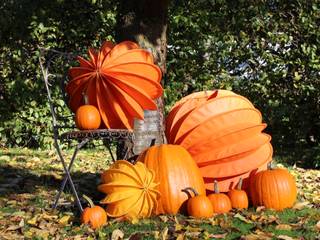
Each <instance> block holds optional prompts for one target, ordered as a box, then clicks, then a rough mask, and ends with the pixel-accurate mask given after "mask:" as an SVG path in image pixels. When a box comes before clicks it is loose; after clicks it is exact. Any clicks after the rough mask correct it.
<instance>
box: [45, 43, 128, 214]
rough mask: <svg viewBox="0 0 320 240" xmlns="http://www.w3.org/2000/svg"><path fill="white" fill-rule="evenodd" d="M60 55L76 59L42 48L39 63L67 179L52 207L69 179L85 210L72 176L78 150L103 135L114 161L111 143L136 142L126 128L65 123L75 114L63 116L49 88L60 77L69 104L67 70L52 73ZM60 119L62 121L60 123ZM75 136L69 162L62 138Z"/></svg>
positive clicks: (72, 58) (78, 200)
mask: <svg viewBox="0 0 320 240" xmlns="http://www.w3.org/2000/svg"><path fill="white" fill-rule="evenodd" d="M57 57H62V59H64V60H65V61H72V60H75V57H76V55H75V54H70V53H63V52H59V51H56V50H52V49H51V50H48V49H42V48H40V56H39V64H40V68H41V74H42V78H43V81H44V83H45V88H46V92H47V98H48V102H49V105H50V112H51V115H52V130H53V139H54V147H55V149H56V152H57V155H58V158H59V160H60V162H61V163H62V166H63V170H64V173H65V176H64V179H63V181H62V183H61V186H60V189H59V192H58V193H57V195H56V198H55V201H54V203H53V206H52V207H53V209H56V208H57V206H58V202H59V199H60V197H61V194H62V192H63V190H64V189H65V186H66V184H67V182H68V183H69V185H70V187H71V190H72V194H73V196H74V198H75V203H76V205H77V207H78V208H79V211H80V212H82V211H83V208H82V205H81V201H80V198H79V195H78V193H77V190H76V187H75V185H74V182H73V180H72V177H71V168H72V165H73V163H74V161H75V159H76V156H77V153H78V152H79V150H80V149H81V148H82V147H83V146H85V145H86V144H87V143H88V142H90V141H91V140H97V139H102V140H104V141H105V142H106V146H107V148H108V151H109V153H110V155H111V158H112V160H113V161H115V157H114V155H113V153H112V150H111V146H110V144H111V143H112V142H119V141H127V140H129V141H130V142H131V143H132V146H133V140H134V134H133V132H132V131H128V130H125V129H97V130H76V129H75V126H68V125H67V124H66V120H68V119H70V117H73V114H71V115H70V116H61V115H59V114H58V111H57V110H56V106H55V104H54V101H53V99H52V94H51V89H50V87H51V86H52V83H51V82H50V80H51V79H52V78H53V79H55V78H58V80H59V88H60V90H61V94H62V97H63V100H64V102H65V104H66V106H68V104H67V103H68V96H67V95H66V93H65V91H64V89H65V82H66V80H67V72H66V71H65V72H64V73H63V74H62V75H61V74H60V77H58V75H55V74H53V73H49V69H50V66H51V63H52V62H53V61H54V60H55V59H56V58H57ZM59 78H60V79H59ZM70 112H71V111H70ZM61 121H63V124H62V125H60V124H59V123H60V122H61ZM66 129H73V130H71V131H70V130H68V131H66ZM72 140H77V141H78V144H77V145H76V147H75V150H74V152H73V155H72V157H71V159H70V163H69V165H67V163H66V161H65V158H64V157H63V154H62V148H61V146H60V144H62V143H63V142H66V141H72ZM129 151H130V148H128V149H127V152H126V155H125V158H124V159H126V158H127V155H128V153H129Z"/></svg>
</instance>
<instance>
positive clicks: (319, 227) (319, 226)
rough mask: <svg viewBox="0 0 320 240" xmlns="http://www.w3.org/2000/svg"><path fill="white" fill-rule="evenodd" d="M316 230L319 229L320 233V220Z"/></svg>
mask: <svg viewBox="0 0 320 240" xmlns="http://www.w3.org/2000/svg"><path fill="white" fill-rule="evenodd" d="M316 228H317V230H318V231H320V220H319V221H318V222H317V224H316Z"/></svg>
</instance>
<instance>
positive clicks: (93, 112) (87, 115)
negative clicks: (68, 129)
mask: <svg viewBox="0 0 320 240" xmlns="http://www.w3.org/2000/svg"><path fill="white" fill-rule="evenodd" d="M84 99H85V105H82V106H81V107H79V108H78V110H77V112H76V119H75V120H76V126H77V128H79V129H81V130H93V129H98V128H99V127H100V123H101V117H100V113H99V111H98V109H97V108H96V107H95V106H93V105H89V104H88V102H87V100H86V99H87V98H86V97H84Z"/></svg>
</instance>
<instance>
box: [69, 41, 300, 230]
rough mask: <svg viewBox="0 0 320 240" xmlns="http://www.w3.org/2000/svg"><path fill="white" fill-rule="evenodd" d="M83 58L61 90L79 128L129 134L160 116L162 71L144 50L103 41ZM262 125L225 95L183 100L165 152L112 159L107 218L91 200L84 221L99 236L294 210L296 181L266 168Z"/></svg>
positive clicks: (170, 123) (105, 186)
mask: <svg viewBox="0 0 320 240" xmlns="http://www.w3.org/2000/svg"><path fill="white" fill-rule="evenodd" d="M89 57H90V59H89V60H86V59H84V58H82V57H78V61H79V63H80V66H79V67H73V68H71V69H70V70H69V77H70V82H69V83H68V84H67V86H66V91H67V93H68V94H69V97H70V99H69V106H70V108H71V109H72V110H73V111H74V112H76V124H77V126H78V128H79V129H96V128H99V127H106V128H120V129H132V127H133V121H134V119H135V118H137V119H143V117H144V115H143V112H144V110H156V108H157V107H156V104H155V102H154V100H155V99H156V98H158V97H160V96H161V94H162V92H163V90H162V87H161V85H160V80H161V71H160V69H159V67H158V66H156V65H155V64H154V63H153V59H152V56H151V54H150V53H149V52H148V51H146V50H143V49H140V48H139V46H138V45H137V44H136V43H133V42H130V41H125V42H122V43H119V44H117V45H115V44H113V43H111V42H105V43H104V44H103V45H102V47H101V49H100V50H98V51H97V50H94V49H89ZM83 101H84V102H83ZM83 104H84V105H83ZM100 118H101V119H100ZM100 122H102V126H100V125H101V124H100ZM266 126H267V125H266V124H265V123H262V116H261V113H260V112H259V111H258V110H257V109H256V108H255V107H254V106H253V104H252V103H251V102H250V101H249V100H248V99H246V98H245V97H243V96H240V95H238V94H235V93H233V92H231V91H227V90H214V91H202V92H196V93H193V94H190V95H188V96H186V97H184V98H182V99H181V100H180V101H178V102H177V103H176V104H175V105H174V106H173V108H172V109H171V111H170V112H169V114H168V116H167V118H166V136H167V139H168V142H169V144H162V145H160V146H152V147H149V148H147V149H146V150H145V151H143V152H142V153H141V154H140V155H139V156H138V158H137V162H136V163H135V164H131V163H129V162H128V161H125V160H118V161H116V162H115V163H114V164H113V165H111V166H110V168H109V169H108V170H106V171H104V172H103V173H102V175H101V182H102V183H101V184H100V185H99V186H98V190H99V191H101V192H103V193H105V194H106V197H105V198H104V199H103V200H102V201H101V202H100V203H101V204H104V205H106V211H104V210H103V209H102V208H101V207H98V206H94V205H93V203H92V201H90V199H88V201H89V202H91V203H90V205H91V208H87V209H85V211H84V212H83V215H82V222H83V223H88V224H90V225H91V226H92V227H93V228H98V227H100V226H102V225H103V224H104V223H105V222H106V220H107V216H109V217H114V218H121V219H131V220H132V219H137V218H146V217H150V216H151V215H152V214H156V215H158V214H177V213H178V212H180V213H185V212H187V213H188V214H189V215H190V216H193V217H196V218H207V217H211V216H213V214H214V213H218V214H219V213H227V212H229V211H230V210H231V209H232V208H236V209H245V208H248V204H249V199H250V200H251V202H252V204H253V205H254V206H260V205H263V206H266V207H267V208H273V209H276V210H282V209H284V208H287V207H291V206H292V205H293V204H294V201H295V199H296V195H297V189H296V185H295V181H294V178H293V177H292V176H291V175H290V174H289V173H288V171H286V170H284V169H267V166H268V164H269V163H270V162H271V160H272V152H273V150H272V146H271V144H270V140H271V137H270V136H269V135H268V134H265V133H263V132H262V131H263V130H264V129H265V128H266ZM236 186H237V187H236ZM242 188H243V189H242ZM206 190H209V192H210V191H211V192H212V193H210V194H209V195H206ZM212 190H213V191H212ZM220 191H221V192H220ZM247 193H249V194H248V195H249V198H248V196H247Z"/></svg>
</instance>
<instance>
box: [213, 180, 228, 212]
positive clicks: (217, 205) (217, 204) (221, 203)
mask: <svg viewBox="0 0 320 240" xmlns="http://www.w3.org/2000/svg"><path fill="white" fill-rule="evenodd" d="M208 198H209V200H210V201H211V204H212V208H213V212H214V213H227V212H229V211H230V210H231V208H232V207H231V201H230V199H229V197H228V196H227V195H226V194H224V193H220V191H219V188H218V182H217V181H215V182H214V193H211V194H209V195H208Z"/></svg>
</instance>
